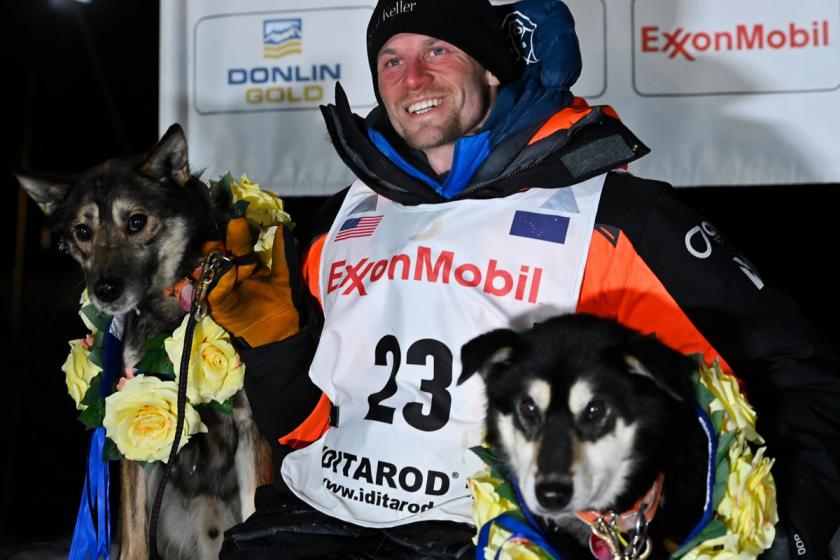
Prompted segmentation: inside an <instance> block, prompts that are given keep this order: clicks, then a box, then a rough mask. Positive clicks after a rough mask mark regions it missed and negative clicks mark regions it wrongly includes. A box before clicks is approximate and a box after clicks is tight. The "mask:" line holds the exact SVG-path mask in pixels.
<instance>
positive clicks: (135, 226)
mask: <svg viewBox="0 0 840 560" xmlns="http://www.w3.org/2000/svg"><path fill="white" fill-rule="evenodd" d="M146 221H147V220H146V216H144V215H143V214H132V215H131V216H129V218H128V225H127V226H126V229H128V233H130V234H135V233H139V232H140V231H141V230H142V229H143V228H144V227H146Z"/></svg>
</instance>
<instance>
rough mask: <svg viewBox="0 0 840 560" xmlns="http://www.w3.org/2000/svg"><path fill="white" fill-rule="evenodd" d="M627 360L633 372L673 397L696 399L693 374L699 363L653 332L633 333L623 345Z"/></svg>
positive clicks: (686, 399) (683, 400)
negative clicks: (667, 343)
mask: <svg viewBox="0 0 840 560" xmlns="http://www.w3.org/2000/svg"><path fill="white" fill-rule="evenodd" d="M624 361H625V363H626V364H627V367H628V369H629V371H630V373H633V374H635V375H641V376H643V377H647V378H649V379H650V380H652V381H653V382H654V383H656V385H657V386H658V387H659V388H660V389H662V390H663V391H665V392H666V393H668V394H669V395H670V396H671V397H673V398H674V399H676V400H678V401H681V402H685V401H691V400H693V398H694V386H693V382H692V374H693V373H694V372H695V371H697V362H695V361H694V359H693V358H690V357H688V356H686V355H684V354H681V353H680V352H677V351H676V350H673V349H672V348H669V347H668V346H666V345H665V344H663V343H662V342H660V341H659V340H658V339H657V338H656V337H655V336H654V335H647V336H645V335H634V336H633V337H631V338H630V340H629V341H628V342H627V345H626V347H625V348H624Z"/></svg>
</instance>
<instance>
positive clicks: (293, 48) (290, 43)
mask: <svg viewBox="0 0 840 560" xmlns="http://www.w3.org/2000/svg"><path fill="white" fill-rule="evenodd" d="M302 52H303V22H302V21H301V19H300V18H292V19H268V20H265V21H264V22H263V56H265V58H283V57H284V56H288V55H290V54H301V53H302Z"/></svg>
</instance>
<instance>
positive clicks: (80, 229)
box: [17, 124, 271, 559]
mask: <svg viewBox="0 0 840 560" xmlns="http://www.w3.org/2000/svg"><path fill="white" fill-rule="evenodd" d="M17 176H18V180H19V181H20V184H21V185H22V186H23V188H24V189H25V190H26V192H27V193H28V194H29V196H30V197H31V198H32V199H33V200H34V201H35V202H36V203H37V204H38V206H40V208H41V210H43V212H44V213H45V214H46V215H47V216H48V217H49V219H50V221H51V225H52V227H53V229H54V230H55V231H56V233H57V234H58V235H59V236H61V244H62V246H63V248H64V250H65V251H66V252H68V253H69V254H70V255H71V256H72V257H73V258H74V259H76V261H78V263H79V264H80V265H81V267H82V270H84V274H85V279H86V284H87V290H88V294H89V296H90V299H91V302H92V303H93V304H94V305H95V306H96V307H97V308H98V309H99V310H100V311H102V312H103V313H105V314H107V315H114V316H117V315H121V316H123V318H124V325H125V326H124V333H123V343H124V347H123V363H124V364H128V365H133V364H135V363H137V361H138V360H139V359H140V358H141V357H142V355H143V353H144V348H143V344H144V342H145V341H146V340H147V339H149V338H151V337H153V336H155V335H158V334H161V333H166V332H172V331H173V330H174V329H175V328H177V327H178V325H179V324H180V323H181V321H182V319H183V317H184V314H185V312H184V310H183V309H182V308H181V306H180V304H179V302H178V298H176V297H171V296H169V297H167V296H165V295H164V290H165V289H166V288H169V287H171V286H173V285H174V284H175V283H176V282H177V281H178V280H180V279H183V278H186V277H187V276H189V274H190V273H191V272H192V271H193V270H194V269H195V268H196V266H197V265H198V263H199V261H200V259H201V247H202V244H203V243H204V242H206V241H210V240H215V239H222V238H223V232H224V223H225V218H226V216H225V215H224V213H223V212H222V211H221V210H219V209H218V208H217V205H216V204H214V201H213V200H212V199H211V195H210V190H209V189H208V188H207V186H206V185H205V184H204V183H203V182H202V181H201V180H199V179H198V177H196V176H195V175H193V174H191V173H190V169H189V164H188V162H187V141H186V138H185V136H184V132H183V130H182V129H181V127H180V126H178V125H177V124H175V125H172V127H170V128H169V130H168V131H167V132H166V134H165V135H164V136H163V138H162V139H161V140H160V142H158V144H157V145H156V146H155V147H154V148H152V150H151V151H150V152H149V153H148V154H146V155H144V156H139V157H132V158H119V159H112V160H109V161H107V162H105V163H103V164H101V165H99V166H96V167H93V168H92V169H89V170H87V171H85V172H83V173H81V174H80V175H78V176H76V177H74V178H72V179H70V180H68V181H54V180H45V179H41V178H37V177H33V176H29V175H25V174H18V175H17ZM201 414H202V421H203V422H204V424H206V425H207V426H208V428H209V431H208V433H206V434H196V435H194V436H193V437H192V438H191V439H190V441H189V443H187V445H186V446H184V447H183V448H182V449H181V451H180V452H179V453H178V455H177V459H176V462H175V465H174V467H173V470H172V474H171V476H170V478H169V481H168V484H167V488H166V492H165V494H164V501H163V504H162V507H161V513H160V519H159V522H158V532H157V547H158V550H159V552H160V554H161V555H162V556H163V557H165V558H167V559H173V558H183V559H195V558H202V559H203V558H218V555H219V550H220V549H221V543H222V534H223V533H224V531H225V530H226V529H228V528H230V527H231V526H233V525H234V524H236V523H239V522H241V521H242V520H243V519H244V518H246V517H247V516H249V515H250V514H251V513H252V512H253V511H254V491H255V489H256V487H257V486H258V485H260V484H265V483H267V482H269V481H270V478H271V459H270V451H269V449H268V446H267V443H266V442H265V441H264V440H263V439H262V437H261V436H260V434H259V432H258V430H257V427H256V424H255V423H254V421H253V418H252V415H251V409H250V406H249V405H248V401H247V398H246V396H245V392H244V391H240V392H239V393H238V394H237V395H236V396H235V399H234V410H233V414H232V415H230V414H224V413H220V412H215V411H211V410H206V411H202V413H201ZM158 465H159V463H158ZM120 471H121V485H120V486H121V499H120V518H121V519H120V524H121V530H120V558H123V559H146V558H148V557H149V550H148V528H149V516H150V513H151V510H152V504H153V501H154V495H155V492H156V490H157V486H158V483H159V481H160V478H161V475H162V473H163V468H162V466H158V467H155V468H154V469H152V470H144V469H143V468H142V467H141V466H140V465H139V464H138V463H135V462H132V461H127V460H124V461H122V465H121V469H120Z"/></svg>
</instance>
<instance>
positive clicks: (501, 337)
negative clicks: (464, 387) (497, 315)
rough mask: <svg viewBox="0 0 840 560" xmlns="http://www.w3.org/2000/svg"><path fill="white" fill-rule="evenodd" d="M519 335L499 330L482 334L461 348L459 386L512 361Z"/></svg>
mask: <svg viewBox="0 0 840 560" xmlns="http://www.w3.org/2000/svg"><path fill="white" fill-rule="evenodd" d="M519 340H520V339H519V335H518V334H517V333H515V332H514V331H512V330H510V329H498V330H495V331H490V332H488V333H485V334H482V335H480V336H478V337H476V338H474V339H472V340H470V341H469V342H467V343H466V344H464V346H463V347H461V376H460V377H458V385H460V384H462V383H463V382H464V381H466V380H467V379H469V378H470V377H472V374H474V373H475V372H478V373H479V374H480V375H481V377H486V376H487V373H488V372H489V371H490V370H491V369H492V367H493V366H494V365H496V364H500V363H504V362H506V361H508V360H510V357H511V356H512V355H513V353H514V351H515V350H516V347H517V346H518V345H519Z"/></svg>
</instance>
